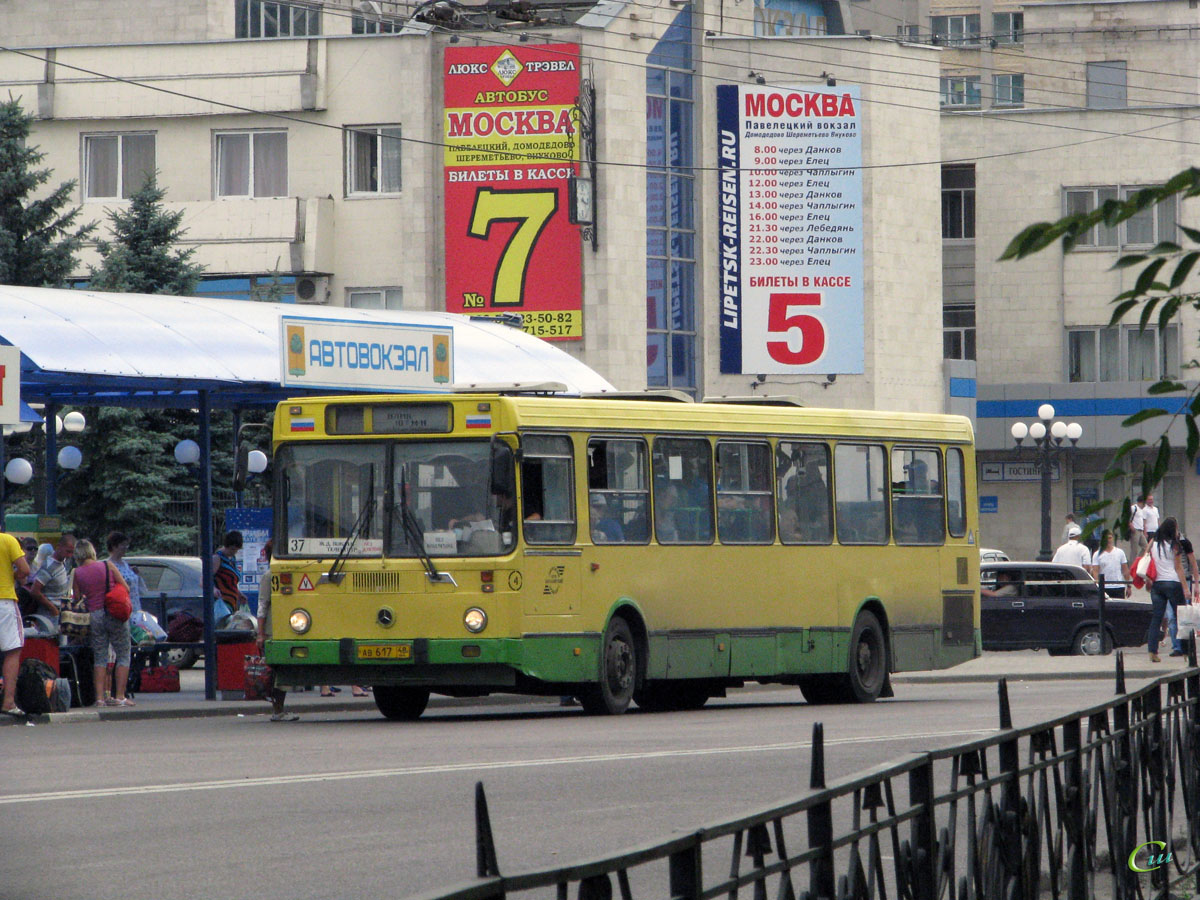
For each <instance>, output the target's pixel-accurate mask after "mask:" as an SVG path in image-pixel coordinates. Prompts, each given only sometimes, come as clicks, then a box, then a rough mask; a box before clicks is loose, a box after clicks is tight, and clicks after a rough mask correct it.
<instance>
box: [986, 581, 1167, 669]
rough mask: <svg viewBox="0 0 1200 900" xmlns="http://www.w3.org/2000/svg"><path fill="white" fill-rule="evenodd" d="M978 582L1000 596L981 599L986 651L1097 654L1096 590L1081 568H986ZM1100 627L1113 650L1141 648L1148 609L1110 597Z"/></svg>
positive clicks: (1147, 606) (1097, 611) (1137, 602)
mask: <svg viewBox="0 0 1200 900" xmlns="http://www.w3.org/2000/svg"><path fill="white" fill-rule="evenodd" d="M979 581H980V586H981V587H983V588H985V589H988V590H993V591H997V592H999V593H1000V596H988V594H986V593H985V594H983V596H982V597H981V598H980V609H979V618H980V628H981V630H982V632H983V649H984V650H1031V649H1043V648H1044V649H1046V650H1048V651H1050V654H1051V655H1052V656H1058V655H1064V654H1068V653H1073V654H1086V655H1089V656H1090V655H1094V654H1097V653H1099V652H1100V650H1101V646H1100V618H1099V594H1100V588H1099V586H1098V585H1097V584H1096V582H1095V581H1093V580H1092V576H1091V575H1089V574H1088V573H1087V571H1085V570H1084V569H1082V568H1080V567H1079V566H1069V565H1063V564H1060V563H1047V562H998V563H985V564H984V565H983V566H981V567H980V576H979ZM1104 628H1105V630H1106V631H1107V632H1108V636H1109V641H1110V642H1111V646H1113V647H1135V646H1137V645H1139V644H1143V643H1145V641H1146V632H1147V631H1148V630H1149V628H1150V604H1149V603H1148V602H1146V601H1144V600H1142V601H1139V600H1115V599H1112V598H1109V600H1108V601H1107V603H1106V604H1105V607H1104Z"/></svg>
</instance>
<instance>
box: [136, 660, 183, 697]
mask: <svg viewBox="0 0 1200 900" xmlns="http://www.w3.org/2000/svg"><path fill="white" fill-rule="evenodd" d="M178 690H179V667H178V666H147V667H146V668H144V669H142V683H141V685H139V687H138V691H139V692H141V693H145V694H173V693H175V692H176V691H178Z"/></svg>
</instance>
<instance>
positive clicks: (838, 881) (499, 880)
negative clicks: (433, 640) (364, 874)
mask: <svg viewBox="0 0 1200 900" xmlns="http://www.w3.org/2000/svg"><path fill="white" fill-rule="evenodd" d="M1188 657H1189V659H1188V663H1189V666H1188V668H1186V669H1183V670H1180V671H1178V672H1175V673H1173V674H1170V675H1166V676H1163V677H1161V678H1158V679H1157V680H1155V681H1154V682H1153V683H1151V684H1149V685H1146V686H1145V687H1142V688H1140V689H1138V690H1136V691H1129V692H1127V691H1126V688H1125V670H1124V658H1123V655H1122V654H1121V653H1118V654H1117V655H1116V696H1115V697H1114V698H1113V699H1112V700H1109V701H1107V702H1105V703H1101V704H1098V705H1096V706H1091V707H1088V708H1086V709H1080V710H1076V711H1074V712H1070V713H1067V714H1065V715H1063V716H1060V717H1058V718H1056V719H1052V720H1050V721H1047V722H1041V723H1039V724H1037V725H1032V726H1028V727H1022V728H1015V727H1013V723H1012V716H1011V711H1010V707H1009V702H1008V685H1007V681H1006V680H1004V679H1001V680H1000V681H999V683H998V690H999V726H1000V727H999V731H998V732H997V733H996V734H995V735H992V736H990V737H986V738H981V739H977V740H972V741H967V742H965V743H961V744H957V745H955V746H952V747H947V748H945V749H941V750H934V751H930V752H924V753H914V754H910V755H907V756H904V757H902V758H900V759H898V760H896V761H893V762H890V763H886V764H884V765H881V766H878V767H876V768H873V769H869V770H867V771H865V772H861V773H858V774H856V775H852V776H849V777H847V778H842V779H839V780H837V781H835V782H834V783H832V784H826V782H825V751H824V737H823V735H824V729H823V726H822V724H821V723H817V724H815V725H814V726H813V740H812V761H811V781H810V790H809V792H808V793H806V794H804V795H803V796H800V797H797V798H795V799H793V800H790V801H788V802H787V803H784V804H782V805H780V806H775V807H772V808H770V809H764V810H759V811H756V812H751V813H749V814H747V815H744V816H740V817H738V818H736V819H733V820H730V821H725V822H720V823H717V824H714V825H710V826H707V827H703V828H699V829H697V830H696V831H694V832H692V833H690V834H687V835H684V836H677V837H673V838H671V839H670V840H667V841H664V842H662V843H655V844H649V845H646V846H642V847H636V848H633V849H628V850H624V851H622V852H619V853H616V854H614V855H612V856H607V857H603V858H600V859H594V860H589V861H585V862H580V863H577V864H574V865H569V866H563V867H560V868H553V869H541V870H537V871H530V872H523V873H520V874H516V875H502V874H501V873H500V869H499V866H498V863H497V857H496V851H495V844H494V840H493V836H492V829H491V825H490V820H489V817H488V810H487V800H486V797H485V794H484V789H483V784H482V782H481V783H479V784H477V785H476V795H475V820H476V870H477V878H476V879H475V880H473V881H471V882H468V883H465V884H460V885H458V886H455V887H450V888H446V889H442V890H435V891H430V892H428V893H424V894H421V895H419V896H420V898H421V900H493V898H501V897H509V896H513V897H524V896H528V897H550V896H553V897H555V898H556V900H569V898H573V897H577V898H578V900H612V898H613V897H620V898H622V900H641V898H655V900H659V898H678V900H708V898H716V897H725V898H729V900H737V898H739V897H747V898H752V900H767V898H772V900H797V898H799V900H817V898H829V900H835V898H836V900H875V898H881V900H884V898H898V900H993V898H994V900H1033V898H1035V897H1040V896H1049V897H1054V898H1058V897H1064V898H1070V900H1090V898H1093V897H1111V898H1116V900H1133V898H1138V900H1168V898H1169V897H1170V892H1169V888H1168V886H1169V885H1170V884H1172V883H1176V882H1178V881H1180V880H1182V879H1185V878H1196V884H1195V885H1194V888H1193V890H1192V891H1189V892H1188V895H1192V894H1193V893H1200V864H1198V862H1197V859H1198V857H1200V712H1198V709H1200V669H1197V668H1196V650H1195V644H1194V642H1189V651H1188ZM793 848H800V849H793Z"/></svg>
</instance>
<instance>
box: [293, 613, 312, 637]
mask: <svg viewBox="0 0 1200 900" xmlns="http://www.w3.org/2000/svg"><path fill="white" fill-rule="evenodd" d="M288 624H289V625H291V626H292V631H294V632H296V634H304V632H306V631H308V629H310V628H312V616H310V615H309V614H308V610H306V609H297V610H293V611H292V614H291V616H290V617H288Z"/></svg>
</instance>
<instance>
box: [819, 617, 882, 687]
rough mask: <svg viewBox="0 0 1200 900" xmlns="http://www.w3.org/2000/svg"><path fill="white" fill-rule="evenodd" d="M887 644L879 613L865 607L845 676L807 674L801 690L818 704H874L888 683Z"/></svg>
mask: <svg viewBox="0 0 1200 900" xmlns="http://www.w3.org/2000/svg"><path fill="white" fill-rule="evenodd" d="M887 673H888V666H887V644H885V643H884V640H883V628H882V627H880V625H879V619H878V618H876V616H875V614H874V613H872V612H868V611H867V610H863V611H862V612H860V613H859V614H858V618H857V619H855V620H854V630H853V631H851V632H850V661H849V665H848V666H847V671H846V674H845V675H806V676H804V677H802V678H801V679H800V693H802V694H803V695H804V699H805V700H807V701H808V702H809V703H811V704H813V705H814V706H817V705H822V704H826V703H872V702H874V701H875V700H876V699H877V698H878V697H879V695H880V694H881V693H882V692H883V688H884V685H886V684H887Z"/></svg>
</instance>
